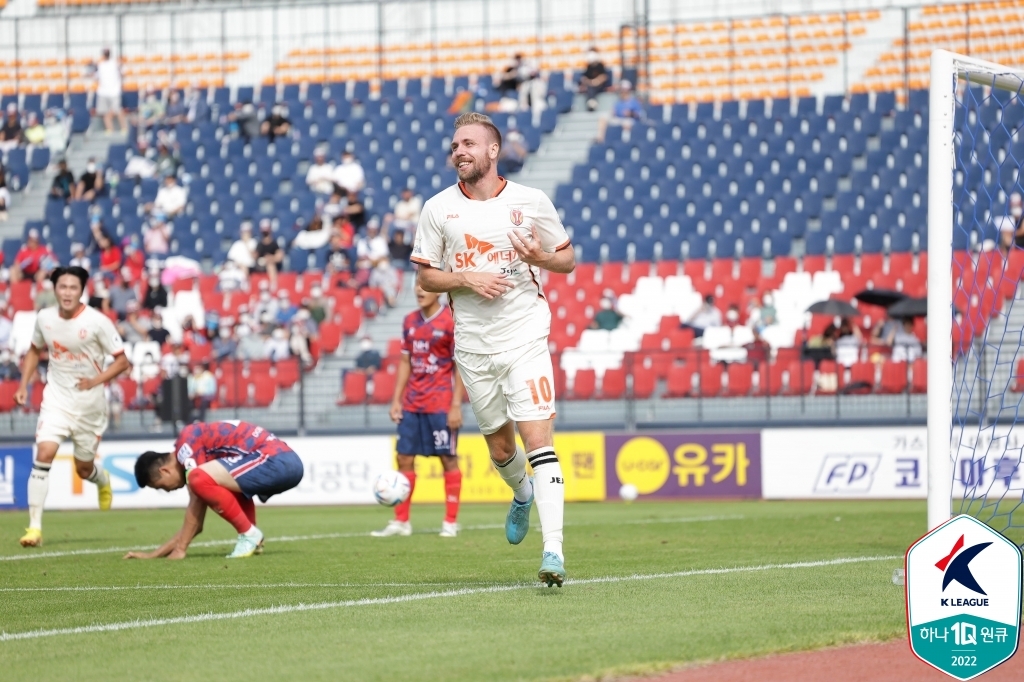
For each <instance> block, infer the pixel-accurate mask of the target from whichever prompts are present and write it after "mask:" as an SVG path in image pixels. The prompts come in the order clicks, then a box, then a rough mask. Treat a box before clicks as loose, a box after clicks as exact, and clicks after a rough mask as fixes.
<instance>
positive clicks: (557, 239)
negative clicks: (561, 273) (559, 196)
mask: <svg viewBox="0 0 1024 682" xmlns="http://www.w3.org/2000/svg"><path fill="white" fill-rule="evenodd" d="M537 195H538V197H537V219H536V220H535V221H534V225H536V226H537V232H538V233H540V245H541V247H542V248H543V249H544V250H545V251H547V252H549V253H550V252H552V251H561V250H562V249H564V248H566V247H567V246H569V243H570V241H569V235H568V233H567V232H566V231H565V227H563V226H562V219H561V218H559V217H558V211H556V210H555V205H554V204H552V203H551V199H548V197H547V195H546V194H544V193H543V192H537Z"/></svg>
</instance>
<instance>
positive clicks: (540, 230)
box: [508, 192, 576, 274]
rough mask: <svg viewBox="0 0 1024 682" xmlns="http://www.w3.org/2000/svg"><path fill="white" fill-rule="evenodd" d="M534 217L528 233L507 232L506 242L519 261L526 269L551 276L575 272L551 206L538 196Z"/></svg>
mask: <svg viewBox="0 0 1024 682" xmlns="http://www.w3.org/2000/svg"><path fill="white" fill-rule="evenodd" d="M537 194H538V195H539V196H538V198H537V217H536V218H535V219H534V221H533V224H532V225H530V229H529V230H511V231H510V232H509V233H508V238H509V240H510V241H511V242H512V248H514V249H515V250H516V253H518V254H519V258H520V259H521V260H522V261H523V262H524V263H527V264H528V265H533V266H536V267H538V268H544V269H545V270H550V271H551V272H558V273H563V274H565V273H570V272H572V271H573V270H574V269H575V268H576V254H575V252H574V251H573V248H572V243H571V242H570V241H569V235H568V233H567V232H566V231H565V227H563V226H562V220H561V219H560V218H559V217H558V211H556V210H555V205H554V204H552V203H551V200H550V199H548V198H547V196H545V195H544V194H542V193H540V192H538V193H537Z"/></svg>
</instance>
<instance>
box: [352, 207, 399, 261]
mask: <svg viewBox="0 0 1024 682" xmlns="http://www.w3.org/2000/svg"><path fill="white" fill-rule="evenodd" d="M390 260H391V249H390V248H389V247H388V241H387V239H385V238H384V235H383V234H381V231H380V223H379V222H378V220H377V219H376V218H372V219H371V220H370V222H369V223H367V225H366V232H365V233H364V234H363V235H361V236H360V237H359V239H358V240H356V263H357V265H359V264H365V265H366V267H377V265H379V264H380V263H383V262H390Z"/></svg>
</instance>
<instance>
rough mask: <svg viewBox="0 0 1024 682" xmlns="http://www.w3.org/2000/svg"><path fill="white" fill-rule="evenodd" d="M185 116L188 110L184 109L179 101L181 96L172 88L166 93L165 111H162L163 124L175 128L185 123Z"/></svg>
mask: <svg viewBox="0 0 1024 682" xmlns="http://www.w3.org/2000/svg"><path fill="white" fill-rule="evenodd" d="M187 114H188V109H187V108H186V107H185V103H184V102H182V101H181V95H180V94H179V93H178V91H177V90H175V89H173V88H172V89H171V91H170V92H169V93H167V110H166V111H164V124H166V125H169V126H175V125H178V124H179V123H185V121H186V115H187Z"/></svg>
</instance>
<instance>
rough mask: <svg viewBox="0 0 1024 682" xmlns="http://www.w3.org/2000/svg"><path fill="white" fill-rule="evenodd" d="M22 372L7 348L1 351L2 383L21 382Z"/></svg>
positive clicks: (0, 371) (0, 378)
mask: <svg viewBox="0 0 1024 682" xmlns="http://www.w3.org/2000/svg"><path fill="white" fill-rule="evenodd" d="M20 380H21V370H20V369H19V368H18V363H16V362H15V361H14V359H13V358H12V357H11V351H10V350H8V349H7V348H2V349H0V381H20Z"/></svg>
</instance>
